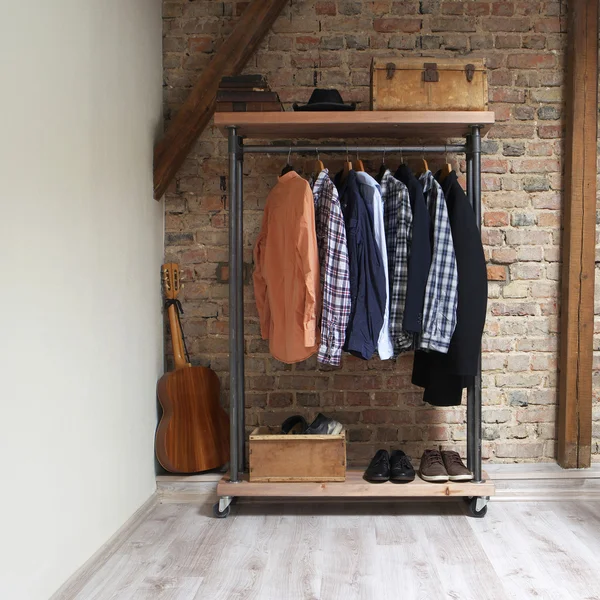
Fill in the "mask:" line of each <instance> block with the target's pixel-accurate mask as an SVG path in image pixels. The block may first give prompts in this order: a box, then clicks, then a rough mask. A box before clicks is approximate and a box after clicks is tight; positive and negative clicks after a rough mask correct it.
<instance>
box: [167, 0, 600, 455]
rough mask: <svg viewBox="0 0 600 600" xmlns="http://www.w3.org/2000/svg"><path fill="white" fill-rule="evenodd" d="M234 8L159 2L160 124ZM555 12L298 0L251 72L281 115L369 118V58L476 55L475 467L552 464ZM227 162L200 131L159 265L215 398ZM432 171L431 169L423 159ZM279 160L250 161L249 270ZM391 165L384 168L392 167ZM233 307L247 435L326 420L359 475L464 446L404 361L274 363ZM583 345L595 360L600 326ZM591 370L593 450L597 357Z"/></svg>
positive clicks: (221, 362)
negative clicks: (314, 94)
mask: <svg viewBox="0 0 600 600" xmlns="http://www.w3.org/2000/svg"><path fill="white" fill-rule="evenodd" d="M244 5H245V3H243V2H240V3H235V2H206V1H200V0H174V1H167V2H165V4H164V36H165V37H164V67H165V88H164V89H165V110H166V118H167V120H168V119H169V117H170V115H172V114H173V113H174V112H175V111H176V110H177V108H178V107H179V106H180V104H181V102H182V101H183V99H184V98H185V97H186V95H187V92H188V88H189V87H190V86H191V85H192V84H193V83H194V82H195V81H196V80H197V78H198V74H199V72H200V71H201V70H202V69H203V68H204V67H205V66H206V64H207V63H208V61H209V60H210V58H211V55H212V54H213V53H214V52H215V50H216V49H217V48H218V46H219V44H220V43H221V40H222V39H223V37H224V36H225V35H226V34H227V33H228V32H229V31H230V29H231V26H232V23H233V22H234V20H235V18H236V16H237V15H239V14H240V12H241V10H243V7H244ZM564 14H565V4H564V3H561V2H535V1H524V2H473V1H468V2H439V1H437V0H421V1H420V2H416V1H400V2H396V1H390V0H376V1H369V2H359V1H355V0H354V1H343V0H339V1H333V0H318V1H314V0H293V1H292V2H290V6H288V7H286V9H284V12H283V13H282V15H281V16H280V17H279V18H278V19H277V21H276V23H275V25H274V27H273V29H272V31H271V32H270V33H269V34H268V36H267V38H266V40H265V41H264V43H263V44H262V46H261V48H260V50H259V51H258V53H257V54H256V55H255V56H254V57H253V58H252V59H251V61H250V63H249V64H248V66H247V68H246V70H245V72H247V73H254V72H257V73H263V74H265V75H266V76H267V78H268V80H269V83H270V85H271V87H272V89H274V90H276V91H278V92H279V94H280V97H281V98H282V100H283V101H284V102H285V103H286V108H287V109H288V110H289V109H291V102H293V101H301V102H303V101H306V100H307V99H308V97H309V95H310V93H311V91H312V88H313V86H314V85H319V86H336V87H337V88H338V89H340V91H341V93H342V95H343V97H344V99H345V100H352V101H356V102H359V107H360V108H362V109H368V108H369V105H368V100H369V81H370V71H369V69H370V64H371V60H372V58H373V57H375V56H382V57H386V56H421V55H427V56H465V57H467V56H473V57H485V58H486V59H487V64H488V68H489V84H490V104H491V106H490V108H491V110H494V111H495V112H496V119H497V124H496V125H495V126H494V128H493V129H492V131H491V132H490V134H489V135H488V136H487V138H486V140H485V141H484V144H483V149H484V153H485V156H484V157H483V165H482V171H483V190H484V195H483V204H484V225H485V226H484V230H483V239H484V244H485V251H486V256H487V258H488V265H489V266H488V273H489V279H490V293H489V297H490V300H489V312H488V320H487V325H486V333H485V336H484V339H483V348H484V355H483V385H484V403H485V406H484V411H483V420H484V428H483V435H484V455H485V457H486V458H489V459H492V460H497V461H512V460H515V459H516V460H531V459H536V460H550V459H552V458H553V457H554V456H555V437H556V432H555V419H556V399H557V393H556V386H557V348H558V311H559V306H558V292H559V277H560V263H559V260H560V238H561V231H560V217H561V186H562V178H561V156H562V145H561V136H562V128H563V104H562V102H563V88H562V87H561V86H562V82H563V72H564V71H563V69H564V58H565V56H564V49H565V42H566V39H565V38H566V36H565V33H564V29H565V21H564V17H563V16H562V15H564ZM226 157H227V154H226V143H225V141H224V138H222V137H221V136H220V134H219V133H218V132H217V131H216V130H215V129H214V127H210V128H209V129H207V130H206V131H205V133H204V134H203V135H202V137H201V139H200V140H199V142H198V143H197V144H196V146H195V148H194V150H193V152H192V153H191V155H190V157H189V158H188V160H187V161H186V163H185V165H184V166H183V168H182V169H181V171H180V172H179V174H178V177H177V180H176V182H175V183H174V184H173V185H172V186H171V188H170V189H169V191H168V193H167V195H166V212H167V214H166V232H167V233H166V243H167V249H166V253H167V257H168V259H172V260H177V261H179V262H180V263H181V265H182V267H183V269H184V281H185V288H184V292H183V298H182V300H183V304H184V309H185V318H184V327H185V331H186V334H187V336H188V340H189V342H190V349H191V353H192V358H193V362H194V363H196V364H203V365H206V364H210V365H211V366H212V367H213V368H214V369H215V370H216V371H217V372H218V373H219V375H220V376H221V381H222V384H223V390H224V394H223V397H224V398H223V400H224V402H225V403H226V402H227V397H226V396H227V393H226V390H227V387H228V354H227V353H228V338H227V327H228V322H227V319H228V303H227V294H228V287H227V284H226V283H225V282H223V269H222V268H221V267H222V264H221V263H223V262H226V261H227V252H228V237H227V235H228V234H227V228H226V224H227V206H226V189H227V158H226ZM322 158H324V159H325V160H324V161H325V163H326V166H328V167H329V168H330V169H332V170H335V169H337V168H338V167H339V166H340V164H341V163H340V160H339V158H337V157H336V158H330V157H322ZM362 158H363V160H364V159H365V158H366V157H362ZM307 160H308V158H306V157H296V158H295V159H294V163H295V164H296V166H299V167H302V165H303V164H304V163H305V162H306V161H307ZM380 160H381V159H380V157H375V158H372V159H371V160H370V161H367V160H365V164H366V166H367V170H369V167H370V169H371V170H372V171H376V170H377V169H378V166H379V162H380ZM441 161H443V157H439V158H435V157H432V160H430V164H431V165H432V166H433V167H436V166H437V165H439V164H440V162H441ZM284 162H285V159H282V158H281V157H275V158H268V157H264V156H261V157H257V156H255V155H250V156H248V157H247V159H246V162H245V165H244V173H245V175H246V179H245V212H244V219H245V232H244V241H245V249H244V252H245V261H246V262H248V263H250V262H251V260H252V248H253V246H254V242H255V239H256V235H257V232H258V229H259V226H260V220H261V217H262V208H263V206H264V202H265V198H266V195H267V193H268V191H269V189H270V188H271V187H272V186H273V185H274V183H275V181H276V176H277V174H278V173H279V171H280V170H281V168H282V166H283V163H284ZM388 162H390V163H392V164H395V163H397V162H399V157H391V158H389V160H388ZM463 166H464V165H463ZM599 214H600V213H599ZM599 281H600V278H599ZM248 283H249V281H248ZM597 289H598V288H597ZM597 297H600V294H597ZM245 303H246V324H245V326H246V348H247V355H246V385H247V407H248V409H247V415H246V420H247V421H246V422H247V425H248V428H251V427H253V426H255V425H258V424H279V423H280V422H281V421H282V420H283V419H284V418H285V417H286V416H288V415H290V414H293V413H296V412H301V413H305V414H306V413H307V414H308V415H309V416H313V415H314V414H316V412H317V411H319V410H322V411H323V412H325V413H327V414H331V415H332V416H335V417H336V418H338V419H339V420H340V421H342V422H343V423H344V424H345V425H346V426H347V428H348V431H349V437H350V440H351V444H350V445H349V448H348V453H349V459H350V460H351V461H353V462H355V463H356V462H357V463H364V462H365V461H366V460H367V459H368V458H369V457H370V456H371V455H372V454H373V452H374V450H376V449H377V448H379V447H398V446H399V445H400V446H403V447H406V448H407V450H408V452H410V453H411V454H412V455H413V456H416V455H418V454H419V453H420V452H421V451H422V449H423V448H424V447H427V446H434V445H437V444H439V443H443V444H451V445H457V446H459V447H461V448H462V447H464V442H465V411H464V407H460V408H456V409H454V408H451V409H437V408H432V407H429V406H428V405H425V404H423V403H422V401H421V392H420V391H419V390H418V389H417V388H413V387H412V386H411V384H410V373H411V368H412V355H407V356H403V357H401V358H400V359H398V360H397V361H395V362H393V361H387V362H381V361H379V360H372V361H369V362H363V361H361V360H358V359H354V358H352V357H345V358H344V361H343V365H342V368H341V369H337V370H333V369H328V368H320V367H318V366H317V363H316V361H315V360H314V358H313V359H310V360H308V361H306V362H304V363H300V364H297V365H294V366H288V365H284V364H282V363H280V362H278V361H276V360H275V359H273V358H272V357H270V355H269V353H268V346H267V343H265V342H264V341H262V340H261V339H260V335H259V327H258V322H257V314H256V309H255V306H254V299H253V293H252V286H251V285H249V284H248V285H246V287H245ZM596 314H597V315H600V300H599V301H597V303H596ZM595 332H596V336H595V349H596V350H597V351H599V350H600V317H596V327H595ZM594 368H595V379H594V383H595V387H594V389H595V400H596V405H595V409H594V416H595V425H594V438H595V442H594V450H595V452H596V453H598V452H600V449H599V444H600V394H599V389H600V352H596V356H595V362H594Z"/></svg>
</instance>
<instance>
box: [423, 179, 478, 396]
mask: <svg viewBox="0 0 600 600" xmlns="http://www.w3.org/2000/svg"><path fill="white" fill-rule="evenodd" d="M441 185H442V190H443V192H444V197H445V199H446V205H447V207H448V217H449V219H450V228H451V230H452V239H453V242H454V252H455V254H456V267H457V269H458V310H457V320H456V329H455V330H454V335H453V336H452V341H451V342H450V348H449V350H448V354H440V353H438V352H421V351H417V352H415V360H414V365H413V375H412V382H413V383H414V384H415V385H418V386H420V387H423V388H425V393H424V396H423V399H424V400H425V402H429V403H430V404H434V405H436V406H453V405H458V404H460V403H461V396H462V389H463V388H464V387H466V386H467V385H469V384H470V383H471V381H472V380H473V377H474V376H475V375H476V374H477V370H478V365H479V356H480V352H481V336H482V335H483V328H484V325H485V316H486V311H487V292H488V288H487V272H486V264H485V256H484V253H483V246H482V243H481V235H480V233H479V229H478V227H477V223H476V221H475V215H474V213H473V209H472V208H471V205H470V204H469V201H468V199H467V197H466V195H465V192H464V191H463V189H462V188H461V187H460V185H459V183H458V178H457V176H456V173H454V172H452V173H450V174H449V175H448V176H447V177H446V178H445V179H444V181H443V182H442V184H441Z"/></svg>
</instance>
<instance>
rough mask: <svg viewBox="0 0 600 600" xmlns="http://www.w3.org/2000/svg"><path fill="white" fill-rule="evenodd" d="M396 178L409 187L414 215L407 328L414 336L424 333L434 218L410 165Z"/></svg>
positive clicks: (407, 295)
mask: <svg viewBox="0 0 600 600" xmlns="http://www.w3.org/2000/svg"><path fill="white" fill-rule="evenodd" d="M394 177H395V178H396V179H398V180H399V181H401V182H402V183H403V184H404V185H406V187H407V188H408V194H409V197H410V205H411V209H412V214H413V222H412V226H413V230H412V240H411V245H410V251H409V257H408V282H407V289H406V305H405V308H404V322H403V329H404V330H405V331H409V332H410V333H421V329H422V327H423V305H424V303H425V288H426V286H427V277H428V276H429V268H430V266H431V246H432V223H431V217H430V216H429V212H428V211H427V204H426V203H425V197H424V195H423V186H422V185H421V183H420V182H419V180H418V179H417V178H416V177H415V176H414V175H413V173H412V171H411V170H410V169H409V168H408V167H407V166H406V165H400V167H399V168H398V170H397V171H396V174H395V176H394Z"/></svg>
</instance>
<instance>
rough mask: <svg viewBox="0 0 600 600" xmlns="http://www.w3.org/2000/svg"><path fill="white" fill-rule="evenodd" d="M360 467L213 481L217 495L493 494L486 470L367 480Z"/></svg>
mask: <svg viewBox="0 0 600 600" xmlns="http://www.w3.org/2000/svg"><path fill="white" fill-rule="evenodd" d="M363 473H364V471H363V470H352V469H349V470H348V471H347V472H346V481H339V482H336V481H332V482H310V483H309V482H301V483H250V482H249V481H248V476H247V475H244V477H243V479H242V481H240V482H238V483H231V482H230V481H229V475H228V474H227V475H225V476H224V477H223V478H222V479H221V481H220V482H219V483H218V484H217V494H218V495H219V496H233V497H241V496H246V497H248V496H254V497H258V498H261V497H262V498H266V497H278V498H282V497H291V498H294V497H295V498H304V497H315V498H318V497H321V498H344V497H346V498H395V497H404V498H406V497H446V498H448V497H462V496H493V495H494V494H495V490H496V488H495V486H494V483H493V481H492V480H491V479H489V477H488V475H487V473H485V472H484V473H483V478H484V482H483V483H471V482H470V481H463V482H457V483H452V482H448V483H428V482H426V481H423V480H422V479H421V478H420V477H419V476H418V475H417V477H416V478H415V480H414V481H412V482H411V483H404V484H401V483H390V482H389V481H388V482H386V483H368V482H367V481H365V480H364V479H363Z"/></svg>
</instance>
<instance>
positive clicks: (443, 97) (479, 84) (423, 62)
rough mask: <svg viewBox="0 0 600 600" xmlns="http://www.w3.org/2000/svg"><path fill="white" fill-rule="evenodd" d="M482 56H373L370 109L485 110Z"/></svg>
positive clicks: (486, 90) (486, 84)
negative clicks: (384, 57)
mask: <svg viewBox="0 0 600 600" xmlns="http://www.w3.org/2000/svg"><path fill="white" fill-rule="evenodd" d="M487 105H488V82H487V71H486V68H485V61H484V60H483V59H475V58H469V59H449V58H427V57H420V58H390V59H379V58H377V59H374V60H373V68H372V80H371V107H372V109H373V110H477V111H481V110H487Z"/></svg>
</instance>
